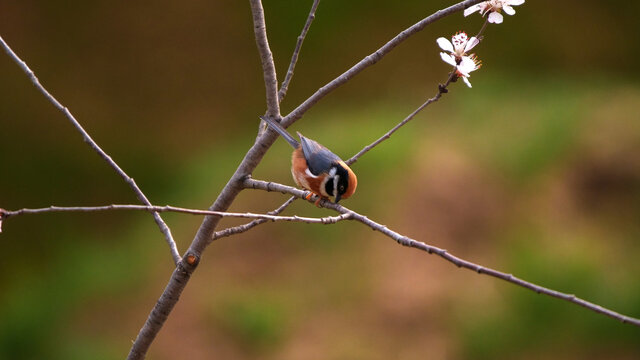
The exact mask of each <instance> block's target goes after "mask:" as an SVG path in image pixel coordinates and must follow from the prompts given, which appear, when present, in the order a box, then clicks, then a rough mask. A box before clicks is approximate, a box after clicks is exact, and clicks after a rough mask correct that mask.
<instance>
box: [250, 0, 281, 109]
mask: <svg viewBox="0 0 640 360" xmlns="http://www.w3.org/2000/svg"><path fill="white" fill-rule="evenodd" d="M250 2H251V13H252V14H253V31H254V33H255V38H256V44H257V45H258V52H259V53H260V62H261V63H262V71H263V72H264V86H265V89H266V94H267V116H270V117H273V118H276V119H278V118H280V102H279V101H278V78H277V76H276V67H275V64H274V63H273V54H272V53H271V49H270V48H269V40H268V39H267V28H266V25H265V22H264V9H263V8H262V2H261V1H260V0H251V1H250Z"/></svg>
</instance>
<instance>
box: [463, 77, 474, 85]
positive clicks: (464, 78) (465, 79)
mask: <svg viewBox="0 0 640 360" xmlns="http://www.w3.org/2000/svg"><path fill="white" fill-rule="evenodd" d="M462 81H464V83H465V84H467V86H468V87H472V86H471V83H470V82H469V79H467V77H466V76H463V77H462Z"/></svg>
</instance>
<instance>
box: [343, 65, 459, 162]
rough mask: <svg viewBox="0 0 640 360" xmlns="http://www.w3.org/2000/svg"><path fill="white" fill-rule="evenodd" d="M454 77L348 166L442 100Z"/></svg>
mask: <svg viewBox="0 0 640 360" xmlns="http://www.w3.org/2000/svg"><path fill="white" fill-rule="evenodd" d="M454 76H455V72H451V74H449V79H448V80H447V81H446V82H445V83H444V84H440V85H438V93H437V94H436V95H435V96H434V97H432V98H430V99H428V100H427V101H425V102H424V103H423V104H422V105H420V106H419V107H418V108H417V109H415V110H414V111H413V112H412V113H411V114H409V116H407V117H406V118H404V120H402V121H401V122H400V123H398V124H397V125H396V126H394V127H393V128H392V129H391V130H389V131H388V132H387V133H386V134H384V135H382V136H381V137H380V138H379V139H378V140H376V141H374V142H372V143H371V144H369V145H367V146H365V147H364V148H363V149H362V150H360V151H359V152H358V153H357V154H355V155H353V156H352V157H351V158H350V159H349V160H347V161H345V163H347V165H351V164H353V163H354V162H356V161H358V159H359V158H360V157H361V156H362V155H364V154H365V153H367V152H368V151H369V150H371V149H373V148H374V147H376V146H378V144H380V143H381V142H383V141H385V140H387V139H388V138H390V137H391V135H392V134H393V133H394V132H396V131H397V130H398V129H400V128H401V127H402V126H404V125H405V124H406V123H408V122H409V121H411V119H413V118H414V117H415V116H416V115H418V113H419V112H420V111H422V109H424V108H425V107H427V106H428V105H429V104H431V103H433V102H436V101H438V100H439V99H440V97H441V96H442V94H446V93H447V92H448V90H447V87H448V86H449V84H450V83H451V81H452V80H453V77H454Z"/></svg>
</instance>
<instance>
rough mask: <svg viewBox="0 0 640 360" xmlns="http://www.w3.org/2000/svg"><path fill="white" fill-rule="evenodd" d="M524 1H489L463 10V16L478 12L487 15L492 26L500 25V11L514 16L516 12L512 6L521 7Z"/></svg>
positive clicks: (501, 18) (501, 17)
mask: <svg viewBox="0 0 640 360" xmlns="http://www.w3.org/2000/svg"><path fill="white" fill-rule="evenodd" d="M522 4H524V0H489V1H484V2H481V3H479V4H476V5H473V6H471V7H469V8H467V9H465V10H464V16H469V15H471V14H473V13H474V12H476V11H477V12H479V13H480V15H482V16H485V15H487V14H489V15H487V20H488V21H489V22H490V23H493V24H501V23H502V20H503V16H502V14H501V10H504V12H505V13H506V14H507V15H514V14H515V13H516V11H515V10H514V9H513V7H512V6H517V5H522Z"/></svg>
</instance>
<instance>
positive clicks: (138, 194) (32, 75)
mask: <svg viewBox="0 0 640 360" xmlns="http://www.w3.org/2000/svg"><path fill="white" fill-rule="evenodd" d="M0 43H1V44H2V47H3V48H4V50H5V51H6V53H7V54H8V55H9V57H10V58H11V59H13V61H14V62H15V63H16V64H18V66H19V67H20V69H22V71H24V73H25V74H27V76H28V77H29V79H30V80H31V82H32V83H33V85H35V87H36V88H37V89H38V90H39V91H40V92H41V93H42V94H43V95H44V96H45V97H46V98H47V100H49V102H50V103H51V104H53V106H55V107H56V109H58V110H60V111H61V112H62V113H63V114H64V116H65V117H66V118H67V119H68V120H69V121H70V122H71V124H73V126H74V127H75V128H76V130H78V132H80V134H81V135H82V139H83V140H84V142H85V143H87V144H88V145H89V146H90V147H91V148H92V149H93V150H94V151H95V152H96V153H98V155H99V156H100V157H101V158H102V159H103V160H104V161H106V162H107V164H109V166H111V167H112V168H113V169H114V170H115V171H116V173H118V175H120V177H122V178H123V179H124V181H125V182H126V183H127V184H128V185H129V187H130V188H131V189H132V190H133V192H134V193H135V194H136V197H137V198H138V200H140V202H141V203H143V204H145V205H147V206H151V202H150V201H149V199H147V197H146V196H145V195H144V193H143V192H142V190H140V188H139V187H138V185H137V184H136V182H135V180H133V178H132V177H130V176H129V175H127V173H125V172H124V170H122V168H120V166H118V164H116V162H115V161H114V160H113V159H112V158H111V156H109V155H108V154H107V153H106V152H105V151H104V150H102V148H100V146H98V144H97V143H96V142H95V141H94V140H93V139H92V138H91V136H89V134H88V133H87V132H86V130H85V129H84V128H83V127H82V125H80V123H79V122H78V121H77V120H76V118H75V117H74V116H73V115H72V114H71V112H70V111H69V109H67V108H66V107H65V106H63V105H62V104H61V103H60V102H59V101H58V100H56V98H55V97H53V95H51V93H49V91H47V89H45V88H44V86H42V84H40V81H39V80H38V78H37V77H36V75H35V73H34V72H33V71H32V70H31V69H30V68H29V66H28V65H27V63H26V62H24V61H23V60H22V59H20V58H19V57H18V55H16V53H15V52H13V50H11V48H10V47H9V45H8V44H7V43H6V42H5V41H4V39H3V38H2V37H1V36H0ZM152 214H153V218H154V220H155V222H156V224H158V227H159V228H160V231H162V233H163V234H164V237H165V240H166V241H167V244H168V245H169V251H170V252H171V257H172V258H173V261H174V263H176V264H177V263H178V262H179V261H180V254H179V253H178V248H177V246H176V242H175V241H174V240H173V236H172V235H171V230H170V229H169V227H168V226H167V224H166V223H165V222H164V220H162V217H160V214H158V213H157V212H153V213H152Z"/></svg>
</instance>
